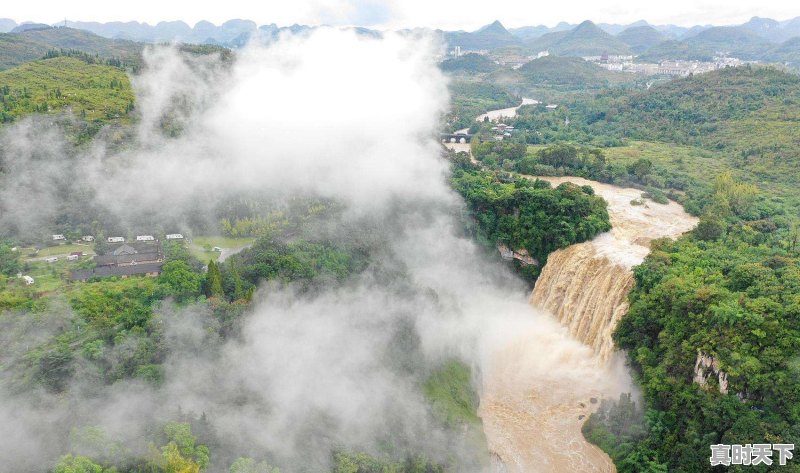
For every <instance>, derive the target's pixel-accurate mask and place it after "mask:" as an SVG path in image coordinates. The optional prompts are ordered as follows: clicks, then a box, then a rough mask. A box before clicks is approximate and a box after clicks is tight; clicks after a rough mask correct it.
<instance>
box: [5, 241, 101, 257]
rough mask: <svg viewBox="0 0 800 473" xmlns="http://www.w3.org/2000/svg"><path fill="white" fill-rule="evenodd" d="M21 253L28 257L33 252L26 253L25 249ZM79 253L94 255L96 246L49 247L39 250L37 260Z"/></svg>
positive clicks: (72, 244) (68, 245) (69, 244)
mask: <svg viewBox="0 0 800 473" xmlns="http://www.w3.org/2000/svg"><path fill="white" fill-rule="evenodd" d="M20 251H23V253H22V254H23V255H27V254H29V253H31V252H32V251H33V250H32V249H31V251H25V249H20ZM77 251H81V252H83V253H86V254H87V255H93V254H94V246H93V245H76V244H74V243H68V244H66V245H58V246H48V247H46V248H42V249H41V250H39V253H38V254H37V255H36V256H35V258H42V257H45V256H62V255H64V256H66V255H68V254H70V253H74V252H77Z"/></svg>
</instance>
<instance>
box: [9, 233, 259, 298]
mask: <svg viewBox="0 0 800 473" xmlns="http://www.w3.org/2000/svg"><path fill="white" fill-rule="evenodd" d="M249 242H250V239H242V241H237V239H230V238H222V237H208V236H200V237H197V238H195V239H192V238H189V237H188V236H184V235H183V234H181V233H168V234H165V235H163V241H162V239H160V238H159V237H157V236H155V235H136V236H135V237H134V238H126V237H124V236H110V237H104V238H101V239H97V238H96V237H95V236H93V235H83V236H81V237H80V238H74V239H72V238H68V237H67V236H65V235H64V234H53V235H52V236H51V239H50V240H49V241H48V245H43V247H42V248H38V247H32V248H23V247H14V248H12V251H14V252H18V253H19V254H20V255H21V256H22V258H21V259H22V262H23V270H22V271H21V272H19V273H18V274H17V279H18V280H19V281H20V282H21V283H23V284H24V285H26V286H34V287H36V289H37V290H44V291H46V290H51V289H53V288H55V287H57V286H58V285H60V284H61V283H63V282H78V283H79V282H87V281H90V280H94V279H98V278H109V277H118V278H128V277H133V276H144V277H156V276H158V275H159V274H161V268H162V266H163V265H164V263H165V261H166V254H165V253H166V251H165V250H166V248H165V247H167V246H169V245H177V246H181V247H183V248H184V249H186V250H187V251H189V252H190V253H192V254H193V255H194V256H195V257H197V258H198V259H200V260H201V261H208V260H217V259H218V258H220V257H224V256H223V255H224V254H225V252H235V251H236V250H237V249H240V248H236V247H243V246H246V245H247V244H248V243H249ZM217 245H219V246H217Z"/></svg>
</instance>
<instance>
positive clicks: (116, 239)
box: [106, 237, 125, 243]
mask: <svg viewBox="0 0 800 473" xmlns="http://www.w3.org/2000/svg"><path fill="white" fill-rule="evenodd" d="M106 241H108V242H109V243H125V238H124V237H108V238H107V239H106Z"/></svg>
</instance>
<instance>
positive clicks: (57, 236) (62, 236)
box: [53, 234, 66, 241]
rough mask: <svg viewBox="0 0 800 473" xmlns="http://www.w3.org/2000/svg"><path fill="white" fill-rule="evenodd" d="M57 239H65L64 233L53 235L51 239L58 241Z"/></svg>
mask: <svg viewBox="0 0 800 473" xmlns="http://www.w3.org/2000/svg"><path fill="white" fill-rule="evenodd" d="M59 240H66V237H64V235H61V234H58V235H53V241H59Z"/></svg>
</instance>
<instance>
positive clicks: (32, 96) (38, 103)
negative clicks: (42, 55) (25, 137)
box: [0, 57, 134, 122]
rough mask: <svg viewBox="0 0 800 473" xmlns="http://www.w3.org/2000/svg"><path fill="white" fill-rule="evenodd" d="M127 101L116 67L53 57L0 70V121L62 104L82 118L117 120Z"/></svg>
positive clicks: (128, 92)
mask: <svg viewBox="0 0 800 473" xmlns="http://www.w3.org/2000/svg"><path fill="white" fill-rule="evenodd" d="M133 103H134V94H133V90H132V89H131V84H130V81H129V80H128V76H127V75H126V73H125V71H124V70H122V69H120V68H118V67H113V66H107V65H103V64H88V63H87V62H85V61H83V60H81V59H79V58H76V57H55V58H51V59H43V60H39V61H34V62H30V63H27V64H23V65H21V66H19V67H15V68H13V69H9V70H6V71H0V122H3V121H5V122H8V121H13V120H15V119H18V118H20V117H22V116H25V115H29V114H31V113H58V112H63V111H65V110H68V109H71V110H72V112H73V113H74V114H75V115H76V116H79V117H81V118H85V119H86V120H100V121H108V120H119V119H123V118H124V117H126V115H127V112H128V111H129V110H130V109H131V108H132V106H133Z"/></svg>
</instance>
